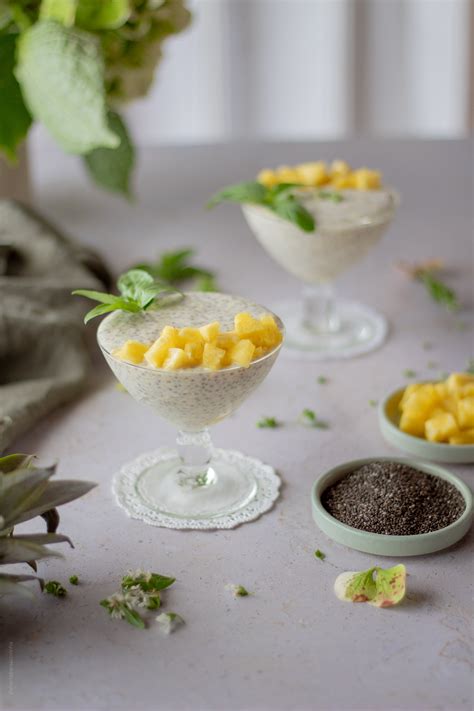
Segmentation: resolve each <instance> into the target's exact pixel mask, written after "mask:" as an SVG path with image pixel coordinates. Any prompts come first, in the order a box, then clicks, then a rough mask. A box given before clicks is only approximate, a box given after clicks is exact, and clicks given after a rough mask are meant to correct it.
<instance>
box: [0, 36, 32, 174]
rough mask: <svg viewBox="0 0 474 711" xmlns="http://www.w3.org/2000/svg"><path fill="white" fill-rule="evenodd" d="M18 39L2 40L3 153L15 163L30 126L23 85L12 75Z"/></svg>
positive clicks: (0, 108) (0, 141)
mask: <svg viewBox="0 0 474 711" xmlns="http://www.w3.org/2000/svg"><path fill="white" fill-rule="evenodd" d="M16 38H17V35H14V34H6V35H1V36H0V151H3V152H4V153H5V155H6V156H7V158H9V159H10V160H15V159H16V150H17V147H18V145H19V144H20V143H21V142H22V140H23V139H24V138H25V136H26V134H27V133H28V129H29V127H30V125H31V116H30V114H29V112H28V109H27V108H26V106H25V103H24V101H23V96H22V94H21V89H20V85H19V84H18V81H17V79H16V77H15V75H14V73H13V69H14V66H15V48H16Z"/></svg>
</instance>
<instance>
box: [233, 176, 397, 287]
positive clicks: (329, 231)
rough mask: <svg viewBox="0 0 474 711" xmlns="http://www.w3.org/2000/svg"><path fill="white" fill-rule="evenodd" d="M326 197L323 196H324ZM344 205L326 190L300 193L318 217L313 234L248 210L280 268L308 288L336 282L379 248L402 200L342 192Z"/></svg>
mask: <svg viewBox="0 0 474 711" xmlns="http://www.w3.org/2000/svg"><path fill="white" fill-rule="evenodd" d="M322 192H324V191H322ZM337 192H338V193H339V194H340V195H341V197H342V200H341V201H340V202H334V201H332V200H328V199H324V198H322V197H320V193H321V190H320V189H314V190H304V191H301V190H295V195H296V196H297V197H298V200H299V201H300V202H301V203H302V204H303V205H304V206H305V207H306V209H307V210H309V212H311V214H312V215H313V216H314V218H315V222H316V228H315V231H314V232H303V231H302V230H300V229H299V228H298V227H296V226H295V225H293V224H291V223H290V222H288V221H286V220H283V219H281V218H279V217H277V216H276V215H275V214H274V213H272V212H271V211H270V210H268V209H267V208H265V207H262V206H260V205H250V204H247V205H243V208H242V209H243V212H244V215H245V218H246V220H247V222H248V224H249V226H250V228H251V229H252V232H253V233H254V234H255V236H256V238H257V239H258V240H259V242H260V243H261V244H262V245H263V247H264V248H265V249H266V250H267V252H269V254H270V255H271V256H272V257H273V258H274V259H275V261H276V262H278V264H280V266H282V267H283V268H284V269H286V270H287V271H289V272H290V273H291V274H294V276H296V277H298V278H299V279H302V280H303V281H305V282H308V283H311V284H314V283H323V282H327V281H332V280H334V279H335V278H336V277H337V276H338V275H339V274H340V273H341V272H343V271H345V270H346V269H347V268H348V267H350V266H351V265H352V264H354V262H357V261H359V260H360V259H362V257H364V256H365V254H366V253H367V252H368V251H369V250H370V248H371V247H372V246H373V245H374V244H376V243H377V242H378V241H379V239H380V238H381V237H382V235H383V233H384V232H385V230H386V229H387V227H388V226H389V224H390V222H391V221H392V219H393V216H394V213H395V208H396V206H397V203H398V198H397V196H396V194H395V192H393V191H392V190H388V189H381V190H338V191H337Z"/></svg>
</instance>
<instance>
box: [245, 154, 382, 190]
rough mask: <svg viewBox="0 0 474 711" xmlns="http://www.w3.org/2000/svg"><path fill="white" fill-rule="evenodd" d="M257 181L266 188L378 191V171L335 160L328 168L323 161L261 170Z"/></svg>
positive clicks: (380, 176) (380, 185) (379, 184)
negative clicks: (283, 185)
mask: <svg viewBox="0 0 474 711" xmlns="http://www.w3.org/2000/svg"><path fill="white" fill-rule="evenodd" d="M257 180H258V182H259V183H261V184H262V185H265V186H266V187H267V188H271V187H273V186H275V185H279V184H281V183H296V184H298V185H302V186H304V187H308V188H320V187H322V186H325V187H327V188H334V189H336V190H379V189H380V188H381V187H382V175H381V173H380V172H379V171H378V170H369V168H359V169H357V170H353V169H352V168H351V166H350V165H349V164H348V163H346V162H345V161H343V160H335V161H333V162H332V163H331V165H327V164H326V163H325V162H324V161H314V162H310V163H299V164H298V165H294V166H289V165H282V166H280V167H279V168H277V169H276V170H270V169H269V168H265V169H264V170H261V171H260V173H259V174H258V175H257Z"/></svg>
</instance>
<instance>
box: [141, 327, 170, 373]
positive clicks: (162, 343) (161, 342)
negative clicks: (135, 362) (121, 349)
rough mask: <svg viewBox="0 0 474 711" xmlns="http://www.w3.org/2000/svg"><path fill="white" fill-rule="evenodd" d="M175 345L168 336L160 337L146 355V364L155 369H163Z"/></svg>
mask: <svg viewBox="0 0 474 711" xmlns="http://www.w3.org/2000/svg"><path fill="white" fill-rule="evenodd" d="M173 347H174V346H173V344H172V342H171V341H170V340H168V338H166V336H163V335H162V336H160V337H159V338H157V340H156V341H155V342H154V343H153V344H152V345H151V346H150V348H149V349H148V350H147V352H146V353H145V360H146V362H147V363H148V364H149V365H151V366H153V367H154V368H161V366H162V365H163V363H164V361H165V358H166V356H167V355H168V351H169V349H170V348H173Z"/></svg>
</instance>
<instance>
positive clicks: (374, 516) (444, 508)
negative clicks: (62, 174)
mask: <svg viewBox="0 0 474 711" xmlns="http://www.w3.org/2000/svg"><path fill="white" fill-rule="evenodd" d="M321 501H322V504H323V506H324V508H325V509H326V511H328V512H329V513H330V514H331V516H334V518H337V519H338V521H341V522H342V523H345V524H347V525H348V526H352V527H353V528H358V529H359V530H361V531H368V532H370V533H383V534H385V535H391V536H409V535H414V534H419V533H429V532H430V531H438V530H439V529H440V528H445V527H446V526H449V525H450V524H451V523H454V521H456V520H457V519H458V518H459V517H460V516H461V514H462V513H463V511H464V509H465V503H464V498H463V496H462V494H461V492H460V491H458V489H456V487H455V486H453V484H451V483H450V482H448V481H446V480H445V479H441V478H440V477H437V476H433V474H428V473H426V472H422V471H419V470H418V469H414V468H413V467H410V466H408V465H406V464H401V463H399V462H383V461H381V462H371V463H370V464H364V465H363V466H362V467H360V468H359V469H355V470H354V471H353V472H350V473H349V474H347V476H345V477H344V478H343V479H341V480H340V481H338V482H336V483H335V484H333V485H332V486H330V487H328V488H327V489H326V490H325V491H324V492H323V495H322V497H321Z"/></svg>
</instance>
